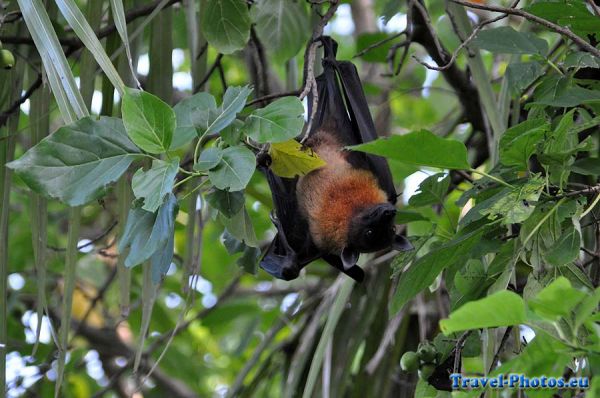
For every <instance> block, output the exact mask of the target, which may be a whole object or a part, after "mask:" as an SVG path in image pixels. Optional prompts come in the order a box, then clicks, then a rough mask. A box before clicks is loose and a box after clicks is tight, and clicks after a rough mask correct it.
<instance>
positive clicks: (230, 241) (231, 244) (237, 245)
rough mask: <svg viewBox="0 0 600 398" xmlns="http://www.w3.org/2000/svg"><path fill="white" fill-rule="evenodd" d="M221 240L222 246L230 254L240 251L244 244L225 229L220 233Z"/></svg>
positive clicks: (242, 249) (244, 246)
mask: <svg viewBox="0 0 600 398" xmlns="http://www.w3.org/2000/svg"><path fill="white" fill-rule="evenodd" d="M221 241H222V242H223V246H225V249H226V250H227V253H229V255H230V256H232V255H234V254H236V253H241V252H243V251H244V249H245V248H246V247H248V246H246V245H245V244H244V243H243V242H242V241H241V240H239V239H238V238H236V237H235V236H233V235H231V234H230V233H229V232H228V231H227V230H225V231H223V235H221Z"/></svg>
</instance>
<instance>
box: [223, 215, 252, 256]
mask: <svg viewBox="0 0 600 398" xmlns="http://www.w3.org/2000/svg"><path fill="white" fill-rule="evenodd" d="M219 219H220V220H221V222H222V223H223V225H224V226H225V228H226V229H227V232H229V233H230V234H231V235H232V236H233V237H235V238H237V239H239V240H240V241H242V242H244V243H245V244H246V245H247V246H251V247H258V240H257V239H256V233H255V232H254V227H253V226H252V221H251V220H250V216H249V215H248V212H247V211H246V209H245V208H244V207H242V209H241V210H240V211H238V212H237V213H236V214H234V215H233V217H231V218H228V217H225V216H223V215H222V216H220V217H219Z"/></svg>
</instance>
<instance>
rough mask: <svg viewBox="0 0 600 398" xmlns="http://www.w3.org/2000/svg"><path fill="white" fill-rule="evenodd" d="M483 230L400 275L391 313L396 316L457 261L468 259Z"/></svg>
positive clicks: (444, 247) (450, 244)
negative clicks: (405, 305)
mask: <svg viewBox="0 0 600 398" xmlns="http://www.w3.org/2000/svg"><path fill="white" fill-rule="evenodd" d="M482 234H483V229H478V230H476V231H473V232H471V233H469V234H467V235H464V236H461V237H458V238H456V239H453V240H451V241H449V242H447V243H445V244H443V245H442V246H440V247H437V248H436V249H434V250H432V251H430V252H429V253H427V254H426V255H424V256H423V257H421V258H420V259H418V260H417V261H415V262H414V263H413V264H412V265H411V266H410V268H409V269H408V270H407V271H406V272H404V273H403V274H401V275H400V279H399V280H398V287H397V288H396V294H395V295H394V298H393V300H392V303H391V308H390V313H392V314H396V313H397V312H398V311H400V309H401V308H402V307H403V306H404V304H406V303H407V302H408V301H409V300H411V299H412V298H413V297H414V296H416V295H417V293H419V292H420V291H421V290H423V289H425V288H426V287H427V286H429V285H431V284H432V283H433V281H434V280H435V278H437V276H438V275H439V274H440V272H442V271H443V270H444V269H445V268H447V267H450V266H451V265H453V264H454V263H456V262H457V261H465V260H466V259H468V256H469V253H470V252H471V249H472V248H473V247H474V246H475V245H476V244H477V243H478V242H479V240H480V239H481V236H482Z"/></svg>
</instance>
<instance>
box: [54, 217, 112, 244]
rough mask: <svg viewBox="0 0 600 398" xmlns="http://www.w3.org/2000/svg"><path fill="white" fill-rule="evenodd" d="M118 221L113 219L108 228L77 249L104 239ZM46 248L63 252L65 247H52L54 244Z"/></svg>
mask: <svg viewBox="0 0 600 398" xmlns="http://www.w3.org/2000/svg"><path fill="white" fill-rule="evenodd" d="M118 223H119V222H118V221H116V220H115V221H113V222H112V223H111V224H110V225H109V226H108V228H106V229H105V230H104V231H102V232H101V233H100V234H99V235H98V236H96V237H94V238H93V239H91V240H90V241H89V242H86V243H84V244H82V245H79V246H77V250H81V249H85V248H86V247H89V246H91V245H93V244H94V243H96V242H98V241H100V240H102V239H104V238H105V237H106V236H108V234H110V233H111V231H112V230H113V229H114V228H115V227H116V226H117V224H118ZM48 249H50V250H53V251H56V252H64V251H65V250H67V249H65V248H64V247H54V246H48Z"/></svg>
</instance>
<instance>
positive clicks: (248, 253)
mask: <svg viewBox="0 0 600 398" xmlns="http://www.w3.org/2000/svg"><path fill="white" fill-rule="evenodd" d="M260 254H261V250H260V249H259V248H258V247H251V246H246V247H245V248H244V252H243V253H242V256H241V257H240V258H238V259H237V261H236V264H237V265H239V266H240V267H242V268H243V269H244V271H246V272H247V273H249V274H252V275H255V274H256V266H257V265H258V259H259V257H260Z"/></svg>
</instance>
